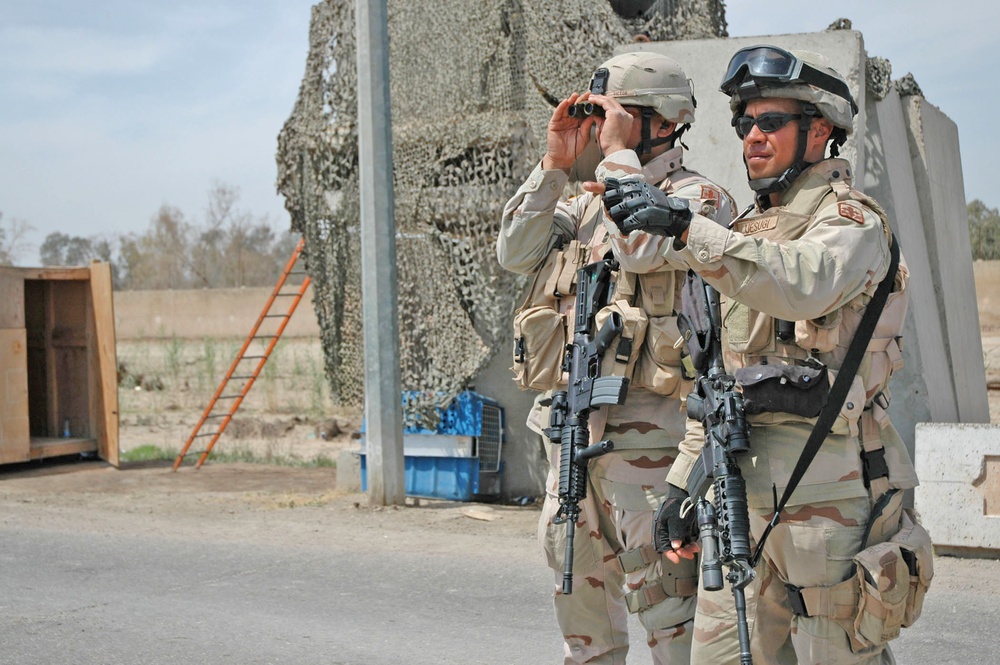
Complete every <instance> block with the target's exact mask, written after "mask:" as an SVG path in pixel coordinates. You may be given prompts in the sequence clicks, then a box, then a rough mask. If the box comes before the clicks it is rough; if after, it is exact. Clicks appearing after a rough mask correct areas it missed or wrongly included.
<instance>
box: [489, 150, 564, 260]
mask: <svg viewBox="0 0 1000 665" xmlns="http://www.w3.org/2000/svg"><path fill="white" fill-rule="evenodd" d="M568 180H569V177H568V176H567V175H566V173H565V172H564V171H560V170H544V169H542V165H541V163H539V164H538V166H536V167H535V170H534V171H532V172H531V175H530V176H528V179H527V181H525V183H524V184H523V185H521V187H520V188H519V189H518V190H517V192H516V193H515V194H514V196H513V197H512V198H511V199H510V200H509V201H508V202H507V205H506V206H504V209H503V217H502V218H501V220H500V233H499V234H498V235H497V260H498V261H499V262H500V265H501V266H503V267H504V268H505V269H507V270H510V271H512V272H517V273H522V274H530V273H532V272H534V271H535V270H537V269H538V267H539V266H540V265H541V264H542V261H544V260H545V257H546V256H548V254H549V251H550V250H551V249H552V248H553V247H554V246H556V244H558V242H559V240H560V239H562V240H563V241H569V240H572V239H573V238H575V237H576V231H577V228H576V226H577V222H576V221H575V220H577V219H579V217H580V215H579V214H578V210H577V209H578V208H579V204H578V202H574V201H571V202H569V203H560V201H559V199H560V197H561V196H562V193H563V188H564V187H565V186H566V183H567V181H568Z"/></svg>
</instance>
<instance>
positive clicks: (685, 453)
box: [667, 418, 705, 491]
mask: <svg viewBox="0 0 1000 665" xmlns="http://www.w3.org/2000/svg"><path fill="white" fill-rule="evenodd" d="M704 446H705V428H704V426H703V425H702V424H701V421H699V420H695V419H694V418H688V419H687V431H686V432H685V433H684V438H683V439H682V440H681V442H680V443H679V444H677V449H678V455H677V459H675V460H674V463H673V464H671V465H670V471H668V472H667V482H668V483H670V484H671V485H673V486H675V487H680V488H681V489H683V490H685V491H687V488H688V478H690V477H691V471H692V470H693V469H694V467H695V465H696V464H701V449H702V448H704Z"/></svg>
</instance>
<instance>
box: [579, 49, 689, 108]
mask: <svg viewBox="0 0 1000 665" xmlns="http://www.w3.org/2000/svg"><path fill="white" fill-rule="evenodd" d="M601 68H604V69H607V70H608V83H607V93H606V94H607V96H608V97H613V98H614V99H615V100H617V101H618V103H619V104H621V105H622V106H645V107H649V108H651V109H653V110H654V111H656V112H657V113H659V114H660V115H661V116H663V118H664V119H665V120H667V121H668V122H676V123H677V124H679V125H683V124H688V123H692V122H694V109H695V106H696V102H695V99H694V91H693V90H692V88H691V79H689V78H688V77H687V74H685V73H684V70H683V69H681V66H680V65H679V64H677V63H676V62H675V61H674V60H672V59H670V58H668V57H667V56H665V55H661V54H659V53H650V52H648V51H634V52H631V53H623V54H621V55H616V56H614V57H613V58H611V59H609V60H607V61H606V62H605V63H604V64H602V65H601ZM598 71H600V68H599V69H598Z"/></svg>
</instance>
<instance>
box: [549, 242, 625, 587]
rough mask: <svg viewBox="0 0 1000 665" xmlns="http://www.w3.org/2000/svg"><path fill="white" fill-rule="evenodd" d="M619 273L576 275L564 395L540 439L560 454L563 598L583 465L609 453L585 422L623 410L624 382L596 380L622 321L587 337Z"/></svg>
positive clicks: (583, 486)
mask: <svg viewBox="0 0 1000 665" xmlns="http://www.w3.org/2000/svg"><path fill="white" fill-rule="evenodd" d="M617 268H618V264H617V263H616V262H615V261H614V259H611V258H606V259H604V260H603V261H598V262H596V263H591V264H589V265H586V266H584V267H583V268H581V269H580V270H579V271H578V272H577V287H576V323H575V325H574V327H573V342H572V343H571V344H567V345H566V356H565V358H564V360H563V371H564V372H568V373H569V383H568V385H567V389H566V390H560V391H557V392H554V393H553V394H552V402H551V406H550V417H549V427H548V428H546V430H545V434H546V436H548V437H549V439H550V440H551V441H552V442H553V443H558V444H560V446H561V448H560V451H559V504H560V505H559V512H558V513H556V517H555V518H554V519H553V520H552V521H553V523H555V524H562V523H563V522H565V523H566V554H565V556H566V558H565V562H564V566H563V585H562V592H563V593H564V594H567V595H568V594H571V593H573V538H574V534H575V533H576V522H577V519H579V517H580V501H582V500H583V499H585V498H586V497H587V464H588V463H589V461H590V460H591V459H593V458H594V457H598V456H600V455H603V454H605V453H607V452H609V451H611V450H612V449H613V448H614V444H613V443H612V442H611V441H600V442H598V443H595V444H594V445H590V428H589V427H588V425H587V421H588V419H589V417H590V411H591V409H592V408H594V407H597V406H601V405H604V404H623V403H624V402H625V394H626V393H627V392H628V379H626V378H624V377H620V376H600V371H601V359H602V358H603V356H604V352H605V351H606V350H607V348H608V345H610V344H611V341H612V340H613V339H614V338H615V337H616V336H617V335H618V334H619V333H620V332H621V330H622V321H621V317H620V316H619V315H617V314H612V315H611V316H610V317H609V318H608V319H607V321H605V322H604V325H603V326H601V329H600V330H598V331H597V332H596V333H592V332H591V331H593V330H594V329H595V328H596V327H597V325H596V323H597V322H596V316H597V312H598V311H600V310H601V309H602V308H603V307H604V306H605V305H607V304H609V303H610V301H611V292H612V286H611V273H612V272H613V271H614V270H616V269H617Z"/></svg>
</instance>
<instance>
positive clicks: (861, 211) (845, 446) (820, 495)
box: [604, 45, 932, 664]
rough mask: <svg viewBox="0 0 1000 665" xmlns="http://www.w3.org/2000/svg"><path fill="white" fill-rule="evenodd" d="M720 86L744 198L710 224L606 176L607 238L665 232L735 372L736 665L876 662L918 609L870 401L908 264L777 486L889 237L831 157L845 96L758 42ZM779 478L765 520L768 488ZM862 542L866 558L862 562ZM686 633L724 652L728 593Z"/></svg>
mask: <svg viewBox="0 0 1000 665" xmlns="http://www.w3.org/2000/svg"><path fill="white" fill-rule="evenodd" d="M721 90H722V92H724V93H725V94H726V95H728V96H729V98H730V108H731V109H732V111H733V120H732V125H733V127H734V129H735V130H736V135H737V136H738V137H739V138H740V139H741V140H742V142H743V158H744V163H745V166H746V171H747V178H748V180H749V184H750V187H751V188H752V189H753V190H754V193H755V204H754V206H753V207H752V208H751V209H748V211H747V212H746V213H744V214H743V215H741V216H740V217H738V218H737V219H736V220H735V221H734V222H733V223H732V224H731V225H729V226H728V227H725V226H721V225H719V224H717V223H715V222H714V221H712V220H708V219H704V218H703V217H701V216H700V215H698V214H697V213H692V212H691V211H690V210H689V209H688V208H687V206H685V205H683V202H680V201H678V200H676V199H671V198H669V197H667V196H665V195H664V194H663V193H662V192H659V191H656V190H654V189H652V188H649V187H646V186H645V185H644V184H643V183H638V182H631V181H628V180H622V181H620V182H618V181H609V182H608V183H607V191H606V193H605V195H604V202H605V206H606V207H607V209H608V211H609V214H610V216H611V217H612V219H613V220H614V221H615V222H616V223H617V224H618V225H619V226H620V227H621V228H622V230H623V232H629V231H632V230H642V231H646V232H652V233H658V234H661V235H664V236H668V237H670V238H672V239H673V240H672V242H669V243H665V244H664V247H665V249H664V257H665V259H666V260H667V261H670V262H677V263H680V264H683V265H686V266H688V267H690V268H691V269H693V270H694V271H695V272H697V273H698V274H700V275H701V276H702V277H703V278H704V279H705V280H706V281H707V282H708V283H710V284H711V285H712V286H714V287H715V288H716V289H717V290H718V291H719V292H720V293H721V294H722V318H723V330H722V345H723V354H724V358H725V365H726V367H725V369H726V372H727V373H728V374H732V375H734V376H735V377H736V379H737V382H738V385H739V388H740V389H741V390H742V392H743V396H744V400H745V402H746V403H747V404H748V408H747V412H748V415H747V419H748V421H749V422H750V424H751V429H750V454H749V455H747V456H746V457H744V458H741V462H740V466H741V468H742V472H743V476H744V478H745V480H746V485H747V495H748V503H749V513H750V515H749V516H750V531H751V536H752V539H753V540H754V546H755V548H757V549H759V552H760V557H759V559H758V560H757V561H758V563H757V566H756V580H755V581H754V582H753V583H752V584H751V585H750V586H749V587H747V589H746V592H747V599H748V608H749V616H750V626H751V634H750V645H751V652H752V656H753V661H754V662H755V663H758V664H759V663H795V662H799V663H828V664H833V663H836V664H846V663H851V664H854V663H886V662H893V660H892V655H891V652H890V649H889V646H888V641H889V640H891V639H893V638H894V637H896V636H897V635H898V634H899V629H900V627H901V626H906V625H909V624H910V623H912V621H913V620H915V618H916V616H919V607H920V601H921V600H922V597H923V595H922V594H923V591H925V590H926V586H925V583H929V578H930V575H931V573H932V571H931V570H930V568H929V567H926V566H929V565H930V564H929V563H928V562H926V561H925V562H924V563H922V564H921V563H920V562H919V561H914V562H913V565H912V566H911V565H910V563H911V562H910V561H909V560H907V561H906V565H902V563H901V561H900V560H901V559H907V555H906V552H905V551H903V550H905V548H903V549H902V550H901V549H900V548H899V547H896V546H895V545H893V543H895V541H896V540H897V539H898V538H900V537H902V535H905V536H906V537H911V536H913V535H914V534H918V535H920V536H921V538H923V537H925V536H926V532H923V531H922V527H920V525H919V524H916V523H914V522H913V521H912V519H911V518H912V516H910V515H909V514H905V515H904V511H903V509H902V506H901V499H902V490H905V489H908V488H912V487H914V486H915V485H916V484H917V478H916V474H915V472H914V469H913V465H912V463H911V461H910V459H909V456H908V454H907V452H906V450H905V447H904V446H903V444H902V441H901V440H900V438H899V435H898V434H897V433H896V430H895V429H894V428H893V426H892V424H891V423H890V422H889V419H888V415H887V412H886V409H887V407H888V404H889V391H888V388H887V386H888V383H889V378H890V376H891V375H892V373H893V372H894V371H895V370H898V369H899V368H900V367H901V366H902V357H901V353H900V340H901V337H900V335H901V331H902V328H903V321H904V317H905V312H906V300H907V293H906V291H905V287H906V282H907V278H908V272H907V270H906V266H905V264H904V263H902V262H900V263H899V265H898V269H896V272H895V276H894V278H893V279H892V280H891V281H890V282H888V283H887V284H891V285H892V291H891V292H890V293H889V296H888V300H887V301H886V304H885V305H884V308H883V309H882V310H881V314H880V315H879V317H878V319H877V326H876V327H875V333H874V335H873V338H872V341H871V342H870V343H869V344H868V346H867V348H866V349H865V348H864V347H861V348H862V349H863V351H862V354H863V355H862V356H861V358H862V361H861V364H860V369H859V370H858V371H857V374H856V376H855V377H854V380H853V383H852V384H848V385H849V386H850V391H849V392H848V393H847V397H846V399H845V400H844V403H843V407H842V408H841V409H840V411H839V414H837V417H836V420H835V422H834V425H833V426H832V428H831V429H830V430H829V431H828V432H822V435H823V436H822V437H821V439H820V440H821V441H822V445H821V447H820V448H819V449H818V450H819V452H818V453H817V454H816V456H815V458H813V459H812V461H811V462H810V463H809V464H808V466H807V467H805V468H806V471H805V474H804V475H803V476H802V477H801V480H800V481H799V482H798V484H797V485H795V483H794V481H792V480H791V477H792V474H793V469H794V468H795V467H796V465H797V463H798V461H799V459H800V457H802V451H803V449H805V448H806V442H807V440H809V439H810V436H811V435H812V430H813V429H814V428H813V425H814V424H815V422H816V420H817V416H818V415H819V414H820V413H821V412H822V409H823V405H824V404H825V402H826V401H827V397H828V395H829V392H830V384H831V383H833V381H834V377H835V376H836V374H837V372H838V371H839V370H840V368H841V366H842V364H843V363H844V361H845V356H846V355H847V348H848V347H849V345H850V343H851V340H852V339H853V337H854V334H855V331H856V330H857V329H858V327H859V322H860V321H861V319H862V317H863V315H864V312H865V311H866V308H867V307H868V304H869V302H870V301H871V299H872V297H873V295H874V293H875V291H876V289H877V287H878V285H879V283H880V282H881V281H882V280H883V278H885V277H886V275H887V274H890V270H891V268H890V265H891V264H892V263H893V261H892V259H891V252H890V247H891V245H892V244H893V243H895V239H894V238H893V237H892V234H891V232H890V230H889V225H888V222H887V219H886V214H885V212H884V211H883V210H882V208H881V207H880V206H879V204H878V203H877V202H876V201H874V200H873V199H871V198H870V197H868V196H866V195H865V194H863V193H862V192H860V191H858V190H857V189H856V188H855V187H854V185H853V184H852V181H851V178H852V176H853V170H852V168H851V164H850V163H849V162H847V161H846V160H844V159H840V158H839V157H838V153H839V148H840V146H841V145H842V144H843V143H844V141H845V140H846V139H847V137H848V135H849V134H851V132H852V130H853V119H854V116H855V114H856V113H857V106H856V104H855V102H854V98H853V97H852V95H851V92H850V89H849V87H848V85H847V83H846V82H845V81H844V79H843V78H842V77H841V76H840V75H839V74H838V73H837V72H836V71H835V70H833V69H832V68H830V67H829V66H827V65H826V63H825V61H824V59H823V58H822V57H821V56H818V55H816V54H811V53H800V52H795V53H791V52H788V51H785V50H783V49H780V48H777V47H774V46H767V45H761V46H753V47H749V48H745V49H742V50H740V51H738V52H737V53H736V54H735V55H734V56H733V58H732V60H731V61H730V64H729V68H728V70H727V71H726V74H725V76H724V78H723V81H722V86H721ZM828 149H829V156H827V150H828ZM817 372H818V374H817ZM803 373H812V374H815V376H814V377H813V378H821V379H823V380H822V381H814V382H813V385H815V387H814V388H806V386H805V384H804V383H803V382H802V381H800V380H797V379H798V378H801V376H802V375H803ZM762 377H763V379H762ZM789 391H798V392H789ZM817 391H819V392H817ZM753 401H756V402H757V405H756V407H754V408H753V409H751V407H750V403H751V402H753ZM688 422H689V428H688V429H689V431H688V436H687V437H686V438H685V441H684V442H683V443H682V445H681V450H682V453H684V456H682V458H680V459H678V461H677V462H675V464H674V465H673V467H672V468H671V470H670V472H669V474H668V476H667V479H668V481H669V482H670V484H671V485H672V486H673V488H674V489H673V490H671V492H670V494H669V495H668V499H667V500H666V501H665V502H664V504H663V506H662V507H661V509H660V511H659V512H658V513H657V517H656V520H655V523H654V530H655V536H654V540H655V541H656V542H657V544H658V546H659V545H661V544H662V545H663V547H664V549H665V550H667V551H666V555H667V557H668V558H671V559H673V558H687V557H693V556H694V552H696V551H697V549H698V547H697V545H696V543H695V538H696V527H695V525H694V524H693V520H694V511H693V510H691V511H687V510H685V509H684V507H685V506H686V505H687V504H686V502H685V499H686V496H687V490H688V489H689V487H688V481H689V480H690V478H691V470H692V469H696V468H697V467H698V465H700V464H701V461H699V459H698V456H699V454H700V450H701V446H702V442H703V432H702V429H701V424H700V423H699V422H697V421H693V420H689V421H688ZM804 459H807V458H804ZM685 460H686V461H685ZM744 460H745V461H744ZM789 485H792V486H793V490H792V492H791V494H790V495H789V497H788V500H787V503H785V505H784V508H783V509H782V510H781V511H780V514H779V515H778V519H777V520H775V519H773V518H774V517H775V515H774V513H775V512H776V508H777V505H776V504H777V503H778V499H777V497H778V496H780V495H782V493H783V492H784V490H785V488H786V487H788V486H789ZM691 491H694V489H693V488H691ZM769 524H770V525H771V527H772V528H771V529H769V528H768V527H769ZM901 525H905V528H904V527H902V526H901ZM768 531H769V535H767V536H765V533H766V532H768ZM761 540H763V541H764V543H763V546H762V547H761V546H760V541H761ZM926 542H927V552H929V538H927V539H926ZM894 547H895V549H894ZM878 548H883V549H881V550H880V549H878ZM871 551H875V552H876V554H877V556H875V557H874V559H875V560H876V563H875V564H874V566H872V565H871V563H870V562H869V563H868V564H865V563H864V562H865V561H866V560H867V559H866V554H867V553H869V552H871ZM901 551H902V552H903V553H902V554H900V552H901ZM921 565H923V566H925V568H924V569H923V571H922V572H921V571H920V567H921ZM880 567H881V570H879V568H880ZM873 568H874V570H873ZM907 569H909V570H907ZM880 573H883V574H882V575H880ZM922 585H923V586H922ZM907 587H911V588H910V589H907ZM893 594H895V595H893ZM914 608H915V612H914V611H913V610H914ZM694 633H695V634H694V646H693V649H692V659H691V662H692V663H716V662H719V663H721V662H735V661H736V659H737V657H738V654H739V652H740V649H739V644H738V635H737V627H736V610H735V604H734V599H733V596H732V595H731V593H730V590H729V589H728V588H726V589H723V590H721V591H714V592H706V591H704V589H702V590H701V591H699V598H698V610H697V614H696V617H695V627H694Z"/></svg>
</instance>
